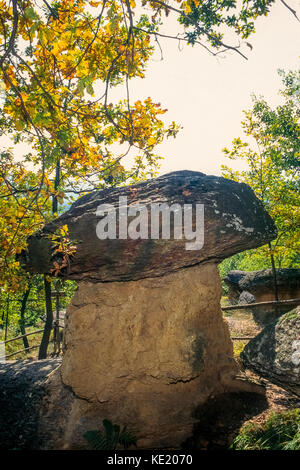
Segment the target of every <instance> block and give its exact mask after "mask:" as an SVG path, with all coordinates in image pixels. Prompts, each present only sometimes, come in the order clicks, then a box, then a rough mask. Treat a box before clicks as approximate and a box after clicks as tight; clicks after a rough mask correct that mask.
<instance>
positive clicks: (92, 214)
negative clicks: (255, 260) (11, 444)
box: [26, 172, 276, 448]
mask: <svg viewBox="0 0 300 470" xmlns="http://www.w3.org/2000/svg"><path fill="white" fill-rule="evenodd" d="M119 195H126V196H128V202H129V204H133V203H136V202H139V203H143V204H146V205H147V207H149V205H150V203H151V202H166V203H168V204H169V205H171V204H173V203H176V202H178V203H180V204H183V203H193V204H195V203H202V204H204V205H205V244H204V247H203V248H202V249H201V250H195V251H187V250H186V249H185V242H186V240H161V239H160V240H130V239H128V240H104V241H101V240H98V239H97V237H96V234H95V227H96V224H97V222H98V218H97V217H96V208H97V206H98V205H99V204H100V203H103V202H105V203H110V204H117V203H118V199H119ZM62 224H68V226H69V231H70V236H71V238H74V239H76V240H78V241H79V242H80V243H78V250H77V252H76V255H75V257H74V259H73V260H71V264H70V268H69V270H68V272H66V273H65V276H67V277H69V278H71V279H78V280H79V288H78V290H77V292H76V294H75V296H74V298H73V300H72V302H71V305H70V306H69V308H68V310H67V318H66V327H65V338H64V357H63V362H62V367H61V368H60V369H59V370H57V371H56V372H54V373H53V374H52V376H51V378H50V379H49V382H48V385H47V390H48V396H49V399H48V401H47V403H46V405H45V408H44V409H43V412H42V416H41V433H42V434H43V435H48V438H47V439H46V442H47V448H82V447H84V446H85V445H86V443H85V442H84V440H83V434H84V432H86V431H87V430H91V429H95V428H97V427H99V426H101V423H102V420H103V419H104V418H105V419H109V420H111V421H112V422H114V423H117V424H119V425H125V424H126V425H127V426H128V428H130V429H131V430H133V431H135V433H136V435H137V437H138V446H139V447H142V448H149V447H169V448H170V447H178V446H180V444H181V443H182V442H183V441H185V439H186V438H187V437H188V436H190V435H191V434H192V430H193V426H194V424H195V423H196V421H197V418H196V416H195V410H196V409H198V408H199V406H201V405H203V404H204V403H205V401H206V400H207V399H208V397H211V396H212V395H220V394H222V393H227V392H240V391H250V390H251V391H256V392H257V391H261V389H260V387H258V386H257V385H254V384H249V383H248V382H247V381H246V380H245V379H244V378H243V377H242V376H241V375H240V371H239V368H238V366H237V364H236V362H235V361H234V359H233V353H232V343H231V340H230V336H229V331H228V327H227V325H226V324H225V323H224V321H223V316H222V312H221V308H220V299H221V295H222V289H221V281H220V277H219V272H218V267H217V262H218V261H220V260H221V259H223V258H224V257H226V256H230V255H232V254H234V253H236V252H238V251H241V250H244V249H246V248H250V247H254V246H259V245H261V244H263V243H266V242H267V241H268V240H270V239H272V238H274V237H275V236H276V230H275V227H274V224H273V222H272V220H271V219H270V217H269V216H268V214H267V213H266V212H265V211H264V209H263V207H262V205H261V204H260V202H259V201H258V200H257V199H256V197H255V196H254V193H253V192H252V191H251V190H250V188H248V187H247V186H246V185H244V184H239V183H235V182H232V181H228V180H225V179H223V178H217V177H210V176H205V175H203V174H202V173H195V172H179V173H174V174H170V175H166V176H164V177H161V178H158V179H156V180H151V181H147V182H145V183H142V184H139V185H136V186H134V187H131V188H130V187H127V188H118V189H110V190H105V191H100V192H96V193H93V194H90V195H87V196H85V197H83V198H81V199H80V200H79V201H78V202H77V203H76V204H74V205H73V206H72V207H71V209H70V210H69V211H68V212H67V213H66V214H65V215H63V216H62V217H60V218H59V219H57V220H56V221H54V222H53V223H52V224H49V225H47V226H46V227H45V229H44V231H43V232H42V233H40V234H37V235H35V236H33V237H32V238H31V240H30V244H29V251H28V253H27V255H26V260H27V263H28V266H29V269H30V270H32V271H39V272H48V270H49V267H50V266H51V262H52V261H53V259H51V256H52V253H51V249H50V246H49V244H48V239H47V238H46V236H45V235H47V233H51V231H53V230H55V228H56V227H58V226H60V225H62ZM39 262H40V264H39ZM104 281H105V282H104ZM66 391H67V392H66ZM66 393H67V396H68V399H66V398H64V400H66V401H65V403H66V405H65V407H64V408H65V410H66V411H65V412H64V413H63V414H62V415H60V416H58V415H57V404H58V403H59V402H60V401H61V400H62V396H63V397H66ZM62 416H63V418H62Z"/></svg>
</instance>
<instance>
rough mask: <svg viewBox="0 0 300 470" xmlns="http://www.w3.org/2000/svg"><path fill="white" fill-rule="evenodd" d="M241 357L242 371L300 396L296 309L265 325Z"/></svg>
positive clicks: (299, 321) (299, 313)
mask: <svg viewBox="0 0 300 470" xmlns="http://www.w3.org/2000/svg"><path fill="white" fill-rule="evenodd" d="M241 358H242V361H243V364H244V366H245V367H246V368H248V369H251V370H253V371H254V372H256V373H258V374H259V375H260V376H262V377H265V378H266V379H268V380H270V381H271V382H273V383H275V384H277V385H279V386H281V387H283V388H285V389H287V390H289V391H290V392H292V393H294V394H296V395H298V396H300V307H297V308H295V309H294V310H292V311H290V312H288V313H286V314H285V315H283V316H282V317H281V318H279V319H278V320H277V321H276V322H274V323H272V324H270V325H268V326H266V327H265V328H264V329H263V331H262V332H261V333H259V335H257V336H256V337H255V338H253V339H252V340H251V341H250V342H249V343H248V344H247V345H246V346H245V348H244V350H243V352H242V353H241Z"/></svg>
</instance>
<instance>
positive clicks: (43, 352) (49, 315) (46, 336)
mask: <svg viewBox="0 0 300 470" xmlns="http://www.w3.org/2000/svg"><path fill="white" fill-rule="evenodd" d="M59 182H60V160H59V159H57V162H56V169H55V179H54V189H55V190H57V189H58V186H59ZM57 211H58V200H57V196H56V195H54V196H52V213H53V215H55V214H57ZM44 285H45V299H46V323H45V329H44V333H43V337H42V341H41V344H40V350H39V359H46V357H47V349H48V344H49V340H50V334H51V330H52V325H53V311H52V301H51V282H49V281H47V279H46V276H45V275H44Z"/></svg>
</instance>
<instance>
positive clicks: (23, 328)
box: [19, 287, 30, 352]
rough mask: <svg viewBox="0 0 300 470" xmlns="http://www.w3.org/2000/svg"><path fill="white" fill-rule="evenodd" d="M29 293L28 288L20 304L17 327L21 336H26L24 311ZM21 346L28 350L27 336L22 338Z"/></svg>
mask: <svg viewBox="0 0 300 470" xmlns="http://www.w3.org/2000/svg"><path fill="white" fill-rule="evenodd" d="M29 293H30V287H29V288H28V289H27V291H26V292H25V293H24V295H23V299H22V303H21V312H20V313H21V316H20V321H19V326H20V330H21V333H22V335H25V334H26V330H25V310H26V304H27V299H28V296H29ZM23 344H24V348H25V349H28V348H29V343H28V339H27V336H24V337H23ZM26 352H27V351H26Z"/></svg>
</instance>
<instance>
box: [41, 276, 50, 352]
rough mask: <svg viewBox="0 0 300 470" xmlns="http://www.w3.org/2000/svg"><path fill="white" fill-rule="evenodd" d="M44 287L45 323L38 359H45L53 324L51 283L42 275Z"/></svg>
mask: <svg viewBox="0 0 300 470" xmlns="http://www.w3.org/2000/svg"><path fill="white" fill-rule="evenodd" d="M44 286H45V300H46V323H45V328H44V333H43V337H42V341H41V344H40V349H39V359H46V357H47V349H48V344H49V340H50V334H51V330H52V323H53V313H52V301H51V282H49V281H48V280H47V278H46V275H44Z"/></svg>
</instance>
